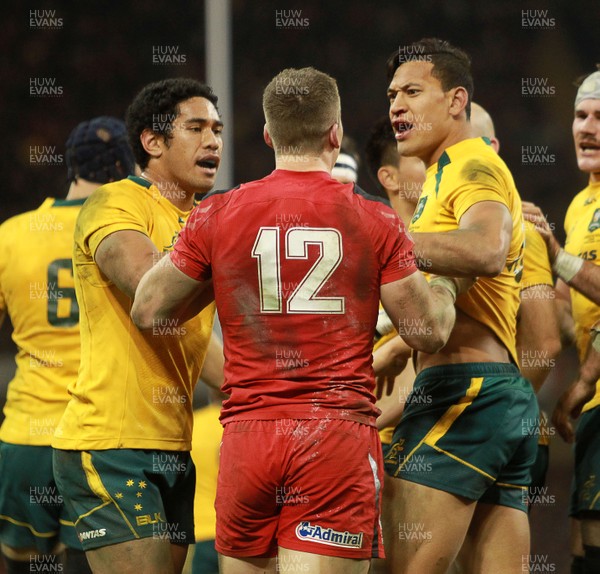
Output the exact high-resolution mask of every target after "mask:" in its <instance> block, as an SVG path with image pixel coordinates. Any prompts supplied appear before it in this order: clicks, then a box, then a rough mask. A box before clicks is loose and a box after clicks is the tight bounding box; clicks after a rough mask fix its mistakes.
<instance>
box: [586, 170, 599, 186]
mask: <svg viewBox="0 0 600 574" xmlns="http://www.w3.org/2000/svg"><path fill="white" fill-rule="evenodd" d="M596 183H600V172H592V173H590V181H589V185H594V184H596Z"/></svg>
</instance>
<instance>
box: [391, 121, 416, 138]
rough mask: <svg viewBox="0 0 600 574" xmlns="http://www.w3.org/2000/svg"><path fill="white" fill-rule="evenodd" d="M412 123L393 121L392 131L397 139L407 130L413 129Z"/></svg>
mask: <svg viewBox="0 0 600 574" xmlns="http://www.w3.org/2000/svg"><path fill="white" fill-rule="evenodd" d="M413 127H414V126H413V124H412V123H410V122H394V132H395V136H396V139H397V140H401V139H404V138H405V137H406V135H407V134H408V132H410V131H411V130H412V129H413Z"/></svg>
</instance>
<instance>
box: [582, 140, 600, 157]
mask: <svg viewBox="0 0 600 574" xmlns="http://www.w3.org/2000/svg"><path fill="white" fill-rule="evenodd" d="M579 149H580V150H581V153H583V154H585V155H587V154H592V153H596V152H597V151H598V150H600V145H599V144H597V143H595V142H581V143H580V144H579Z"/></svg>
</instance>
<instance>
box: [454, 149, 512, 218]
mask: <svg viewBox="0 0 600 574" xmlns="http://www.w3.org/2000/svg"><path fill="white" fill-rule="evenodd" d="M460 179H461V183H460V184H459V185H457V186H455V187H454V188H453V189H452V190H451V191H450V193H449V195H448V197H447V201H448V203H449V205H450V206H451V207H452V211H453V212H454V215H455V217H456V221H460V219H461V217H462V216H463V215H464V214H465V213H466V211H467V210H468V209H469V208H471V207H472V206H473V205H475V204H476V203H480V202H482V201H495V202H498V203H502V204H503V205H506V207H507V208H508V207H509V192H508V186H507V182H506V174H504V173H503V172H502V170H501V169H500V166H497V165H494V164H492V163H484V162H483V161H481V160H479V159H473V160H469V161H467V162H466V163H465V165H464V166H463V168H462V170H461V172H460Z"/></svg>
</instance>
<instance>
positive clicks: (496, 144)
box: [490, 138, 500, 153]
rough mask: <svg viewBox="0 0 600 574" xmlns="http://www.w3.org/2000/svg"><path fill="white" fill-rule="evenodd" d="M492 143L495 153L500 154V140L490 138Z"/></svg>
mask: <svg viewBox="0 0 600 574" xmlns="http://www.w3.org/2000/svg"><path fill="white" fill-rule="evenodd" d="M490 142H491V143H492V148H493V149H494V151H495V152H496V153H500V140H499V139H498V138H490Z"/></svg>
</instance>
